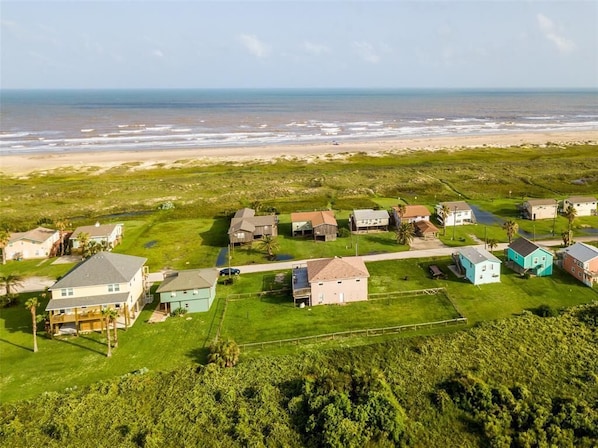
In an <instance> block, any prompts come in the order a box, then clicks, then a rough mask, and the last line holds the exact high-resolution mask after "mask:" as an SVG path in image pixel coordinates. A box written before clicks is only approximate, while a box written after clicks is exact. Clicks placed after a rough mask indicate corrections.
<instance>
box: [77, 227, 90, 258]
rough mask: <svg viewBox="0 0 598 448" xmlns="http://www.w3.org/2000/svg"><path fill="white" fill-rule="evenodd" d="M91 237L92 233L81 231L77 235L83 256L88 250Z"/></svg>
mask: <svg viewBox="0 0 598 448" xmlns="http://www.w3.org/2000/svg"><path fill="white" fill-rule="evenodd" d="M89 239H90V235H89V233H87V232H81V233H80V234H79V235H78V236H77V240H78V241H79V250H80V251H81V255H82V256H83V257H85V252H86V251H87V250H88V246H89Z"/></svg>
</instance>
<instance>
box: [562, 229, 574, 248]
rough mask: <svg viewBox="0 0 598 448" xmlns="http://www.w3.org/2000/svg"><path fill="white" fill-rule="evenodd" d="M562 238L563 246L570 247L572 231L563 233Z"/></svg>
mask: <svg viewBox="0 0 598 448" xmlns="http://www.w3.org/2000/svg"><path fill="white" fill-rule="evenodd" d="M561 238H562V239H563V245H564V246H567V247H568V246H570V245H571V243H572V241H571V231H570V230H565V231H564V232H563V233H561Z"/></svg>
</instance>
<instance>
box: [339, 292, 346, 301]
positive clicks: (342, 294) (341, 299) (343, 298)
mask: <svg viewBox="0 0 598 448" xmlns="http://www.w3.org/2000/svg"><path fill="white" fill-rule="evenodd" d="M338 301H339V303H343V302H344V301H345V293H344V292H339V293H338Z"/></svg>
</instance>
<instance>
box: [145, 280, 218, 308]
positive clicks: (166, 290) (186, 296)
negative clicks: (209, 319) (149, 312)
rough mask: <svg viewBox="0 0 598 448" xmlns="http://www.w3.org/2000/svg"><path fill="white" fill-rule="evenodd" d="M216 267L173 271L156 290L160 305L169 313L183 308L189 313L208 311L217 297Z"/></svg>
mask: <svg viewBox="0 0 598 448" xmlns="http://www.w3.org/2000/svg"><path fill="white" fill-rule="evenodd" d="M217 282H218V271H217V270H216V269H189V270H185V271H178V272H172V273H170V274H168V275H166V276H165V278H164V281H163V282H162V284H161V285H160V286H159V287H158V289H157V290H156V293H157V294H159V295H160V306H161V307H162V309H163V310H164V311H166V312H167V313H172V312H173V311H176V310H177V309H179V308H181V309H183V310H185V311H187V312H189V313H201V312H205V311H208V310H209V309H210V307H211V306H212V303H213V302H214V298H215V297H216V283H217Z"/></svg>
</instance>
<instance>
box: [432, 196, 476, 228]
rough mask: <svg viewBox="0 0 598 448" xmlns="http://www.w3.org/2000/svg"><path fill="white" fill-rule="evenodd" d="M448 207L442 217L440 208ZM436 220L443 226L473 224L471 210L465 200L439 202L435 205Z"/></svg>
mask: <svg viewBox="0 0 598 448" xmlns="http://www.w3.org/2000/svg"><path fill="white" fill-rule="evenodd" d="M444 206H446V207H447V208H448V215H447V216H446V218H444V219H443V216H442V209H443V208H444ZM435 211H436V216H437V218H438V222H439V223H440V224H442V225H443V226H462V225H464V224H475V215H474V214H473V210H472V209H471V207H470V206H469V205H468V204H467V202H465V201H454V202H441V203H439V204H437V205H436V207H435Z"/></svg>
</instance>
